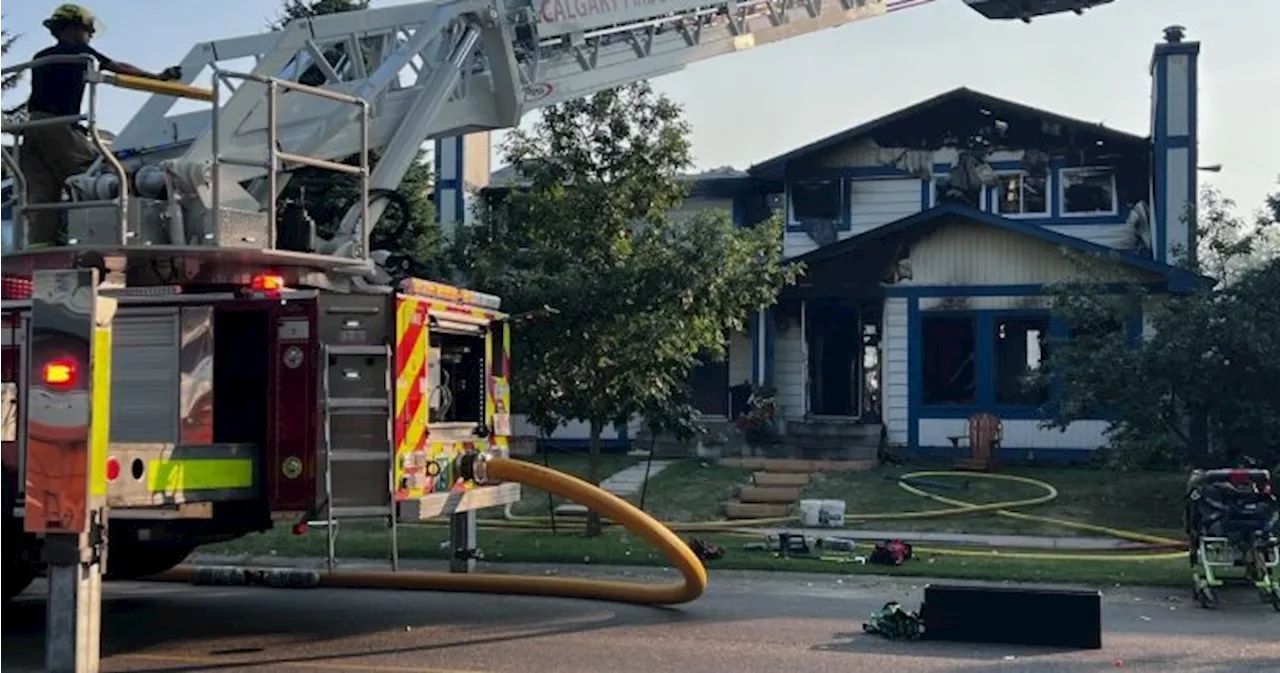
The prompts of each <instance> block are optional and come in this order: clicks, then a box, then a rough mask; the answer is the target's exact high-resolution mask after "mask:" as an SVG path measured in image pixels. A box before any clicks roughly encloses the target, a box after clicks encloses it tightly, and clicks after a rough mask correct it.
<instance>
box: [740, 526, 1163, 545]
mask: <svg viewBox="0 0 1280 673" xmlns="http://www.w3.org/2000/svg"><path fill="white" fill-rule="evenodd" d="M738 530H739V531H741V532H744V533H760V534H768V533H775V534H776V533H778V532H787V533H792V534H800V533H803V534H804V535H805V536H806V537H836V538H844V539H849V540H858V541H862V542H879V541H883V540H905V541H907V542H910V543H912V544H919V545H928V544H930V543H932V544H945V545H966V546H974V547H997V548H1010V547H1020V548H1024V549H1060V550H1072V551H1107V550H1114V549H1117V548H1120V547H1124V546H1131V545H1135V544H1138V543H1136V542H1129V541H1126V540H1119V539H1116V538H1110V537H1076V536H1070V537H1053V536H1048V535H971V534H966V533H903V532H896V533H895V532H889V531H873V530H850V529H847V528H741V529H738Z"/></svg>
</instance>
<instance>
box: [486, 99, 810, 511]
mask: <svg viewBox="0 0 1280 673" xmlns="http://www.w3.org/2000/svg"><path fill="white" fill-rule="evenodd" d="M688 132H689V129H688V125H687V124H686V123H685V122H684V121H683V119H682V117H681V110H680V108H679V107H678V106H677V105H675V104H674V103H672V102H671V101H670V100H668V99H667V98H665V97H663V96H660V95H657V94H655V93H654V92H653V90H652V89H651V88H650V86H649V85H648V84H647V83H638V84H633V85H629V86H626V87H623V88H619V89H613V90H609V91H605V92H601V93H598V94H595V95H594V96H591V97H589V98H586V99H581V100H576V101H571V102H568V103H563V104H560V105H557V106H553V107H550V108H547V109H546V110H544V111H543V114H542V117H541V119H540V120H539V121H538V123H537V124H536V125H535V127H534V128H533V129H532V131H531V132H523V131H514V132H512V134H511V136H510V137H509V140H508V142H507V144H506V146H505V147H504V153H505V158H506V160H507V161H508V162H509V163H510V164H511V166H512V167H513V168H514V169H515V171H516V173H517V174H518V175H519V176H521V178H522V182H521V184H520V186H518V187H516V188H513V189H512V190H511V191H510V192H508V193H506V194H503V195H501V196H492V195H491V196H486V198H485V199H483V200H482V206H481V208H480V210H481V212H480V213H479V218H478V219H479V221H480V222H481V224H480V225H479V226H477V227H475V228H473V229H472V230H471V231H469V232H468V235H467V236H466V238H465V239H464V240H462V241H461V244H462V250H461V256H462V260H463V263H464V265H465V268H468V269H470V270H471V273H472V281H473V284H474V285H477V286H478V287H480V288H482V289H485V290H489V291H494V292H496V293H498V294H500V295H501V296H503V297H504V300H505V301H507V302H508V305H509V306H511V310H512V311H514V312H517V313H519V312H523V311H528V310H536V309H539V308H540V307H545V306H550V307H553V308H554V309H556V310H557V311H558V312H556V313H554V314H552V315H546V316H543V317H540V318H538V319H535V320H530V321H527V322H522V323H520V324H519V325H517V326H516V328H515V329H514V330H513V332H514V336H513V340H514V342H515V348H516V359H517V365H516V369H517V371H516V374H515V376H514V377H513V378H514V381H515V394H516V395H517V396H518V399H520V400H521V401H522V403H523V404H522V406H523V407H524V410H525V411H526V412H527V413H528V414H529V417H530V419H531V421H532V422H533V423H534V424H535V425H537V426H538V427H539V428H541V429H542V430H543V431H544V432H550V431H551V430H553V429H554V428H556V427H558V426H559V425H561V424H563V423H565V422H567V421H570V420H580V421H586V422H587V423H588V425H589V428H590V452H591V456H592V460H591V466H592V467H591V470H590V478H591V479H592V480H593V481H594V480H595V479H596V477H597V474H596V467H595V466H596V462H597V459H596V457H597V456H598V454H599V449H600V434H601V431H602V430H603V428H604V427H606V426H607V425H608V424H610V423H619V422H625V421H626V420H627V419H628V418H631V417H633V416H635V415H642V416H645V417H646V418H647V419H649V420H650V421H651V422H655V423H657V424H658V425H660V426H661V427H663V428H681V427H683V428H686V429H687V428H688V427H689V420H690V419H691V418H692V417H693V414H694V413H695V412H694V411H693V407H692V405H691V404H689V400H690V397H689V390H688V385H687V383H686V382H687V380H688V378H689V374H690V371H691V369H692V368H693V367H694V366H695V365H697V364H698V362H699V358H700V357H712V358H722V357H723V356H724V354H725V336H726V334H727V333H728V332H729V331H730V330H738V329H742V327H743V323H744V321H745V319H746V318H747V316H748V315H750V313H751V312H752V311H755V310H758V309H760V308H763V307H766V306H769V305H770V304H772V303H773V302H774V301H775V300H776V297H777V294H778V292H779V290H780V289H781V288H782V287H783V286H785V285H786V284H788V283H791V282H793V281H794V278H795V273H796V269H795V268H793V267H792V266H790V265H787V264H784V263H783V261H782V250H781V246H782V231H781V223H780V221H778V220H777V219H774V220H770V221H767V222H764V223H761V224H759V225H756V226H754V227H750V228H735V227H734V225H733V223H732V222H731V220H730V217H729V215H728V214H727V213H723V212H719V211H707V210H704V211H699V212H696V213H695V214H694V215H692V216H691V217H689V218H671V217H669V213H670V211H672V209H674V208H676V207H678V206H679V205H680V204H681V202H682V199H683V197H684V196H685V185H684V183H683V182H682V181H681V180H680V179H679V177H678V176H679V175H680V173H681V172H682V171H684V170H685V169H687V168H689V167H690V166H691V164H692V160H691V152H690V145H689V142H688V140H687V135H688ZM596 525H597V526H598V519H597V520H596Z"/></svg>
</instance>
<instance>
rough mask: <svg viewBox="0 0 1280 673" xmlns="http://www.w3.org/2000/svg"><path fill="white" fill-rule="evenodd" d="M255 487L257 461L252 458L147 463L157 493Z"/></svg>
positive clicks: (150, 484) (150, 487)
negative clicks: (255, 465) (255, 462)
mask: <svg viewBox="0 0 1280 673" xmlns="http://www.w3.org/2000/svg"><path fill="white" fill-rule="evenodd" d="M252 487H253V460H252V459H249V458H189V459H177V460H151V461H147V489H148V490H150V491H151V492H153V493H157V492H158V493H185V492H189V491H213V490H230V489H239V488H252Z"/></svg>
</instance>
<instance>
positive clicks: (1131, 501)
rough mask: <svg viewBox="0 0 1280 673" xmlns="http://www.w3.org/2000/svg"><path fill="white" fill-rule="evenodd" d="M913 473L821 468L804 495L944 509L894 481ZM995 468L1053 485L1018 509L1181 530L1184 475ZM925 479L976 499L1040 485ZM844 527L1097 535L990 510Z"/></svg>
mask: <svg viewBox="0 0 1280 673" xmlns="http://www.w3.org/2000/svg"><path fill="white" fill-rule="evenodd" d="M920 469H926V468H920ZM912 471H916V469H913V468H881V469H875V470H868V471H865V472H827V473H822V474H820V475H818V476H817V478H815V479H814V480H813V481H812V482H811V483H810V485H809V486H808V487H807V488H806V489H805V491H804V497H806V498H833V499H840V500H844V501H845V502H846V503H848V505H847V507H848V509H847V511H848V513H850V514H855V513H867V512H910V511H921V510H931V509H943V508H946V507H947V505H944V504H942V503H938V502H934V501H932V500H929V499H927V498H922V497H919V496H916V495H914V494H911V493H908V492H907V491H906V490H904V489H902V488H900V487H899V486H898V485H897V482H896V479H897V477H898V476H899V475H901V474H904V473H907V472H912ZM998 472H999V473H1001V474H1011V475H1017V476H1022V477H1030V478H1032V479H1038V480H1040V481H1044V482H1048V483H1050V484H1052V485H1053V486H1054V487H1055V488H1057V489H1058V498H1057V499H1056V500H1054V501H1052V502H1048V503H1045V504H1042V505H1036V506H1034V507H1029V508H1026V509H1023V510H1019V511H1023V512H1026V513H1028V514H1035V515H1039V516H1045V517H1052V518H1060V519H1068V520H1073V521H1080V522H1083V523H1090V524H1095V525H1101V526H1110V527H1115V528H1120V529H1124V530H1134V531H1141V532H1148V533H1154V534H1158V535H1166V536H1169V537H1173V538H1178V537H1180V536H1181V535H1182V498H1183V488H1184V485H1185V483H1186V475H1185V474H1182V473H1132V474H1130V473H1119V472H1111V471H1105V470H1098V469H1088V468H1058V469H1049V468H1001V469H999V470H998ZM927 481H930V482H936V483H937V484H940V485H951V486H954V487H956V488H938V487H928V486H925V487H924V490H928V491H931V492H933V493H937V494H939V495H942V496H945V497H947V498H950V499H953V500H960V501H964V502H971V503H975V504H986V503H993V502H1001V501H1008V500H1019V499H1026V498H1034V497H1036V496H1038V495H1041V494H1042V493H1044V491H1043V489H1040V488H1038V487H1035V486H1031V485H1024V484H1019V483H1014V482H1008V481H996V480H990V479H982V478H978V477H976V476H975V477H969V476H965V475H958V476H954V477H952V476H945V477H932V478H929V479H928V480H927ZM851 518H853V517H851ZM849 525H850V527H855V528H862V529H869V530H895V531H897V530H902V531H907V532H917V531H919V532H924V531H930V532H963V533H989V534H1007V535H1097V533H1089V532H1080V531H1074V530H1072V529H1069V528H1064V527H1061V526H1055V525H1052V524H1047V523H1039V522H1031V521H1019V520H1014V519H1010V518H1007V517H1001V516H998V515H995V514H989V513H980V514H971V515H962V516H944V517H937V518H930V519H902V520H893V521H884V520H876V521H865V522H857V521H852V522H850V524H849Z"/></svg>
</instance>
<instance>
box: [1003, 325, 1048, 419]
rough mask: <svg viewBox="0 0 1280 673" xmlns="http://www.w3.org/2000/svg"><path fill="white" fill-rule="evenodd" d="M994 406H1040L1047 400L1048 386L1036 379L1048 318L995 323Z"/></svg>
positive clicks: (1045, 348)
mask: <svg viewBox="0 0 1280 673" xmlns="http://www.w3.org/2000/svg"><path fill="white" fill-rule="evenodd" d="M995 327H996V329H995V337H996V344H995V346H996V349H995V355H996V361H995V371H996V377H995V379H996V381H995V388H996V390H995V401H996V404H1011V405H1019V406H1040V405H1041V404H1044V403H1045V402H1048V401H1049V386H1048V385H1047V384H1046V383H1045V382H1044V381H1042V380H1037V378H1038V377H1037V375H1038V374H1039V372H1040V368H1041V366H1042V365H1043V364H1044V361H1045V360H1046V359H1048V336H1049V319H1048V318H1018V319H1011V320H997V321H996V325H995Z"/></svg>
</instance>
